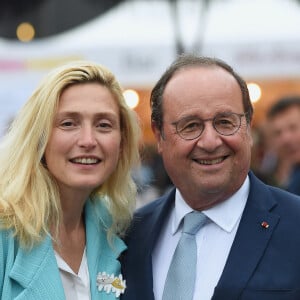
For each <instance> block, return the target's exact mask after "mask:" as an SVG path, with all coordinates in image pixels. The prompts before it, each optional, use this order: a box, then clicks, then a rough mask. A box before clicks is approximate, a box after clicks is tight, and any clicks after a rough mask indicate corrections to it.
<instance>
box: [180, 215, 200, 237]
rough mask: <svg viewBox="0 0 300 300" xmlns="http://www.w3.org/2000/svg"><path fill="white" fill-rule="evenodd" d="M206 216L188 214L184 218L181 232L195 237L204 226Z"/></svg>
mask: <svg viewBox="0 0 300 300" xmlns="http://www.w3.org/2000/svg"><path fill="white" fill-rule="evenodd" d="M205 219H206V216H205V215H204V214H203V213H202V212H199V211H193V212H191V213H188V214H186V215H185V217H184V221H183V230H182V232H184V233H187V234H192V235H195V234H196V233H197V232H198V230H199V229H200V228H201V227H202V226H203V225H204V222H205Z"/></svg>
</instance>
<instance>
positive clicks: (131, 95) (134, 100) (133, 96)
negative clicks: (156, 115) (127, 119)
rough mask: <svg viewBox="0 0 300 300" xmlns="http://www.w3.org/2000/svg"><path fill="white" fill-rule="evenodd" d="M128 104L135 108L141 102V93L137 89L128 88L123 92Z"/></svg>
mask: <svg viewBox="0 0 300 300" xmlns="http://www.w3.org/2000/svg"><path fill="white" fill-rule="evenodd" d="M123 95H124V98H125V101H126V104H127V105H128V106H129V107H130V108H135V107H137V105H138V104H139V95H138V93H137V92H136V91H134V90H131V89H129V90H126V91H124V93H123Z"/></svg>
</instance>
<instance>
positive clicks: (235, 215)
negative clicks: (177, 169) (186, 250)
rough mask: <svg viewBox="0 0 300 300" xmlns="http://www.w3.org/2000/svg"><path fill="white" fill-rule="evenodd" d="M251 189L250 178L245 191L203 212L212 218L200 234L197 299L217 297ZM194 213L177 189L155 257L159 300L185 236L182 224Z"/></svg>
mask: <svg viewBox="0 0 300 300" xmlns="http://www.w3.org/2000/svg"><path fill="white" fill-rule="evenodd" d="M249 188H250V182H249V178H248V176H247V178H246V180H245V182H244V183H243V185H242V186H241V188H240V189H239V190H238V191H237V192H236V193H235V194H234V195H232V196H231V197H230V198H229V199H227V200H226V201H224V202H222V203H220V204H218V205H215V206H214V207H212V208H210V209H207V210H204V211H202V212H203V213H204V214H205V215H206V216H207V217H208V221H207V223H206V224H205V225H204V226H203V227H202V228H201V229H200V230H199V231H198V233H197V234H196V242H197V253H198V254H197V269H196V270H197V274H196V281H195V290H194V300H199V299H201V300H210V299H211V297H212V295H213V292H214V288H215V287H216V285H217V283H218V281H219V279H220V277H221V274H222V272H223V269H224V266H225V263H226V260H227V257H228V254H229V251H230V248H231V246H232V243H233V240H234V237H235V234H236V232H237V229H238V225H239V222H240V220H241V216H242V213H243V210H244V207H245V205H246V202H247V198H248V194H249ZM191 211H192V208H191V207H189V206H188V205H187V204H186V202H185V201H184V200H183V198H182V196H181V194H180V192H179V191H178V190H176V195H175V207H174V209H173V210H172V212H171V215H170V218H169V219H168V221H167V222H166V224H165V226H164V228H163V229H162V231H161V235H160V237H159V239H158V242H157V244H156V246H155V248H154V251H153V254H152V264H153V289H154V296H155V299H156V300H161V299H162V294H163V289H164V284H165V280H166V277H167V273H168V270H169V266H170V264H171V260H172V257H173V254H174V252H175V248H176V246H177V243H178V241H179V239H180V236H181V231H182V222H181V221H182V220H183V218H184V216H185V215H186V214H187V213H189V212H191ZM188 271H189V270H186V272H188Z"/></svg>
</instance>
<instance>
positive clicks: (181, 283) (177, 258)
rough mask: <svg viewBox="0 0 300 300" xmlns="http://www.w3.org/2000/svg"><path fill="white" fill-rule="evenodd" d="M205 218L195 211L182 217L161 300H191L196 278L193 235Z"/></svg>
mask: <svg viewBox="0 0 300 300" xmlns="http://www.w3.org/2000/svg"><path fill="white" fill-rule="evenodd" d="M205 219H206V216H205V215H204V214H203V213H201V212H197V211H193V212H191V213H188V214H187V215H186V216H185V217H184V223H183V230H182V234H181V238H180V240H179V242H178V245H177V247H176V250H175V253H174V255H173V258H172V261H171V265H170V268H169V271H168V275H167V279H166V283H165V287H164V292H163V297H162V300H192V299H193V295H194V286H195V278H196V265H197V244H196V238H195V234H196V233H197V232H198V230H199V229H200V227H202V226H203V225H204V222H205Z"/></svg>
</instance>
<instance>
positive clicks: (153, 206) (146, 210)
mask: <svg viewBox="0 0 300 300" xmlns="http://www.w3.org/2000/svg"><path fill="white" fill-rule="evenodd" d="M170 199H171V200H172V199H174V200H175V189H172V190H171V191H169V192H168V193H166V194H164V195H162V196H161V197H159V198H157V199H154V200H153V201H151V202H149V203H148V204H146V205H144V206H142V207H140V208H139V209H137V210H136V211H135V213H134V217H141V216H144V215H148V214H152V213H156V212H158V211H160V210H162V209H163V207H164V206H165V205H167V202H168V201H170Z"/></svg>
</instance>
